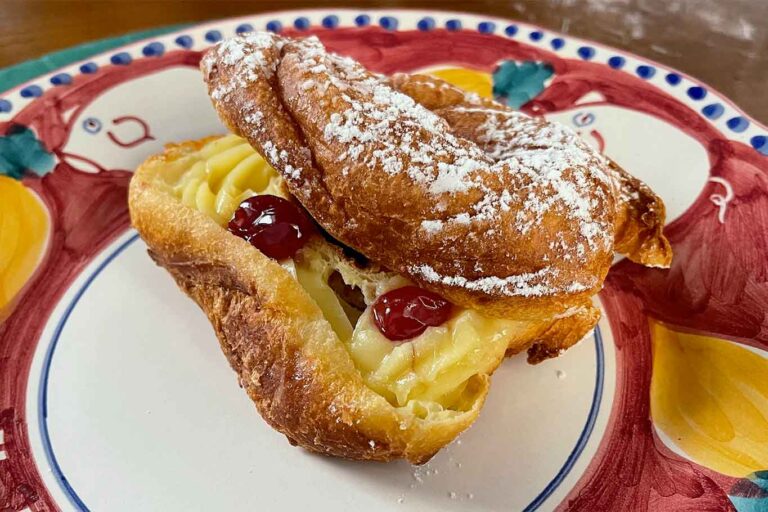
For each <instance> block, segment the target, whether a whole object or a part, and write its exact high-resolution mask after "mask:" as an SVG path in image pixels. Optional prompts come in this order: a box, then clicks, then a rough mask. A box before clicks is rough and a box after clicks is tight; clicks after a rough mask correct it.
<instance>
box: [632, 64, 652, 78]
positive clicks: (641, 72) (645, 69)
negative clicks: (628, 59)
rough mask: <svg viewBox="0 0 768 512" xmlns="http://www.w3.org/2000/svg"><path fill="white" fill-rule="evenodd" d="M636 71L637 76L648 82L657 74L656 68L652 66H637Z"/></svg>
mask: <svg viewBox="0 0 768 512" xmlns="http://www.w3.org/2000/svg"><path fill="white" fill-rule="evenodd" d="M635 71H637V76H639V77H640V78H643V79H645V80H648V79H649V78H653V75H655V74H656V68H654V67H652V66H646V65H641V66H637V69H636V70H635Z"/></svg>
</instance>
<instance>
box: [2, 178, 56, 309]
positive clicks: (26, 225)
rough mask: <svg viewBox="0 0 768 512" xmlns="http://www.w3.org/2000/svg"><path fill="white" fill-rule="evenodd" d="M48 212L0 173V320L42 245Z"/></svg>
mask: <svg viewBox="0 0 768 512" xmlns="http://www.w3.org/2000/svg"><path fill="white" fill-rule="evenodd" d="M48 224H49V222H48V214H47V211H46V209H45V207H44V206H43V204H42V203H41V202H40V200H39V199H38V198H37V196H35V194H34V193H33V192H32V191H30V190H29V189H27V188H26V187H25V186H24V185H22V184H21V182H19V181H16V180H14V179H12V178H9V177H7V176H0V321H2V320H3V319H4V318H6V317H7V316H8V315H9V314H10V305H11V303H12V301H13V299H14V297H16V294H17V293H18V292H19V291H20V290H21V288H22V287H23V286H24V284H25V283H26V282H27V280H28V279H29V278H30V276H31V275H32V272H34V270H35V268H36V267H37V264H38V263H39V261H40V257H41V256H42V252H43V250H44V249H45V242H46V239H47V236H48Z"/></svg>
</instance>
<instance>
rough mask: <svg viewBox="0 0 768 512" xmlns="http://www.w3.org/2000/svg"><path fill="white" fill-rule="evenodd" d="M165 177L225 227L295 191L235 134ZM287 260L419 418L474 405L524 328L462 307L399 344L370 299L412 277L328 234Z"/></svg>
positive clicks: (366, 366) (392, 394) (365, 372)
mask: <svg viewBox="0 0 768 512" xmlns="http://www.w3.org/2000/svg"><path fill="white" fill-rule="evenodd" d="M164 177H165V181H166V183H167V184H168V186H169V188H170V190H171V191H172V192H173V194H174V195H175V196H176V197H177V198H178V199H179V200H180V201H181V202H182V203H183V204H185V205H187V206H190V207H192V208H196V209H197V210H199V211H201V212H204V213H206V214H207V215H208V216H210V217H211V218H212V219H213V220H214V221H216V222H217V223H218V224H219V225H221V226H222V227H225V226H226V224H227V222H228V221H229V219H230V218H231V217H232V215H233V213H234V211H235V210H236V209H237V207H238V205H239V204H240V203H241V202H242V201H243V200H245V199H247V198H249V197H252V196H254V195H257V194H273V195H278V196H282V197H289V194H288V192H287V190H286V188H285V185H284V183H283V181H282V178H280V176H279V175H278V174H277V172H276V171H275V170H274V169H273V168H272V167H270V166H269V165H268V164H267V163H266V162H265V161H264V159H263V158H262V157H261V156H260V155H259V154H258V153H256V151H255V150H254V149H253V148H252V147H251V146H250V145H249V144H248V143H247V142H246V141H244V140H243V139H241V138H239V137H236V136H234V135H228V136H224V137H221V138H218V139H213V140H211V141H210V142H208V143H207V144H205V145H204V146H203V147H202V148H201V149H200V150H199V151H198V152H196V153H194V154H192V155H190V156H188V157H186V158H182V159H180V160H177V161H175V162H174V163H172V164H170V165H169V169H168V171H167V172H165V173H164ZM280 263H281V264H282V266H283V267H284V268H285V269H286V270H287V271H288V272H290V273H291V274H292V275H293V276H294V277H295V278H296V279H297V280H298V282H299V283H300V284H301V285H302V287H303V288H304V289H305V290H306V291H307V293H308V294H309V295H310V296H311V297H312V298H313V299H314V301H315V302H316V303H317V305H318V306H319V307H320V309H321V310H322V312H323V315H324V316H325V318H326V320H327V321H328V322H329V323H330V325H331V327H332V328H333V330H334V332H336V334H337V335H338V336H339V339H340V340H341V341H342V342H343V343H344V344H345V346H346V347H347V349H348V350H349V353H350V356H351V358H352V360H353V362H354V364H355V366H356V367H357V368H358V369H359V370H360V373H361V375H362V377H363V379H364V381H365V382H366V384H367V385H368V386H369V387H370V388H371V389H373V390H374V391H376V392H377V393H379V394H380V395H382V396H384V397H385V398H386V399H387V400H388V401H389V402H390V403H391V404H392V405H394V406H397V407H404V408H408V409H410V410H411V411H412V412H413V413H414V414H415V415H417V416H419V417H426V416H428V415H429V416H431V417H432V416H435V415H446V414H448V415H450V414H453V413H454V412H455V411H462V410H466V408H467V407H469V406H471V403H465V401H464V400H463V392H464V388H465V386H466V384H467V382H468V380H469V379H470V377H472V376H473V375H477V374H490V373H491V372H492V371H493V370H494V369H495V368H496V366H497V365H498V363H499V361H500V360H501V358H503V357H504V353H505V351H506V348H507V346H508V344H509V340H510V338H512V337H513V336H514V332H515V331H516V330H519V328H520V324H519V322H515V321H512V320H504V319H497V318H489V317H486V316H483V315H482V314H481V313H479V312H477V311H473V310H468V309H461V308H458V307H456V308H455V311H454V313H453V316H452V317H451V319H450V320H449V321H448V322H446V323H445V324H443V325H441V326H438V327H429V328H427V330H426V331H425V332H424V333H423V334H421V335H419V336H417V337H415V338H413V339H411V340H407V341H405V342H393V341H390V340H389V339H387V338H385V337H384V335H383V334H381V332H380V331H379V330H378V328H377V327H376V326H375V325H374V323H373V320H372V315H371V308H370V305H371V304H372V303H373V302H374V301H375V299H376V298H377V297H378V296H380V295H381V294H383V293H385V292H387V291H389V290H392V289H395V288H399V287H402V286H406V285H409V284H411V283H410V282H409V281H408V280H407V279H405V278H403V277H402V276H399V275H397V274H394V273H390V272H382V271H375V270H370V269H361V268H359V267H357V266H356V265H355V264H354V263H353V262H352V261H350V260H349V259H348V258H346V257H344V256H343V255H342V253H341V250H340V249H339V248H338V247H336V246H334V245H333V244H331V243H330V242H327V241H326V240H324V239H322V238H321V237H315V239H314V240H313V241H312V242H310V243H309V244H307V245H306V246H305V247H303V248H302V249H300V250H299V252H298V253H297V254H296V256H295V257H294V258H293V259H290V260H285V261H281V262H280ZM336 273H337V274H338V275H339V276H340V278H341V280H343V283H344V284H345V285H346V286H347V287H353V288H355V289H358V290H359V291H360V293H361V294H362V298H363V300H364V305H365V309H364V310H363V311H362V312H361V311H360V310H358V309H355V308H354V307H353V306H352V305H350V304H348V303H347V302H346V301H344V300H342V299H341V298H340V297H339V295H338V294H337V293H336V291H334V288H333V287H332V286H331V285H330V284H329V279H331V277H332V275H333V274H336Z"/></svg>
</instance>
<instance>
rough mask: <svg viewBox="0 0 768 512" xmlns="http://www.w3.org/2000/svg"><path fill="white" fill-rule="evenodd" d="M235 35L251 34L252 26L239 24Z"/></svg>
mask: <svg viewBox="0 0 768 512" xmlns="http://www.w3.org/2000/svg"><path fill="white" fill-rule="evenodd" d="M235 32H236V33H237V34H245V33H246V32H253V25H251V24H250V23H241V24H240V25H238V26H237V28H236V29H235Z"/></svg>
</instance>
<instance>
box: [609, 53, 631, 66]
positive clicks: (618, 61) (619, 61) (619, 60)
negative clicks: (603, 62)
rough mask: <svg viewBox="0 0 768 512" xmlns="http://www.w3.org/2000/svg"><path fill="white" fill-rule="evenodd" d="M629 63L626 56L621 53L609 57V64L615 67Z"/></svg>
mask: <svg viewBox="0 0 768 512" xmlns="http://www.w3.org/2000/svg"><path fill="white" fill-rule="evenodd" d="M626 63H627V60H626V59H625V58H624V57H621V56H619V55H615V56H613V57H611V58H610V59H608V65H609V66H611V67H612V68H613V69H621V68H623V67H624V64H626Z"/></svg>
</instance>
